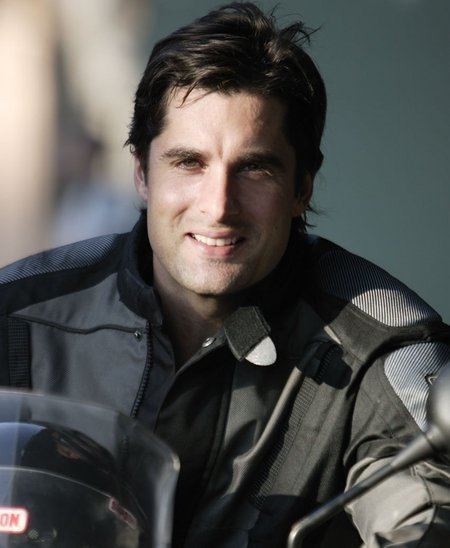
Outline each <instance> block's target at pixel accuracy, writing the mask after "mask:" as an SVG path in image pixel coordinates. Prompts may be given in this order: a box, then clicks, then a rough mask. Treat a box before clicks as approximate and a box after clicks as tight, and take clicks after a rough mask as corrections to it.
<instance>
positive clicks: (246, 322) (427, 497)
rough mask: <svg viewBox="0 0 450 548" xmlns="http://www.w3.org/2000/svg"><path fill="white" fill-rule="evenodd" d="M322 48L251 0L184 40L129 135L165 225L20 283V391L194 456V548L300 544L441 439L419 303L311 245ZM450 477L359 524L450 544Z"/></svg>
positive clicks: (431, 341) (151, 70)
mask: <svg viewBox="0 0 450 548" xmlns="http://www.w3.org/2000/svg"><path fill="white" fill-rule="evenodd" d="M306 39H307V33H306V32H305V31H304V30H303V26H302V25H301V24H300V23H298V24H294V25H292V26H290V27H288V28H286V29H283V30H278V29H277V28H276V26H275V22H274V21H273V19H272V18H271V17H266V16H265V15H264V14H263V13H262V12H261V11H260V10H259V9H258V8H256V7H255V6H254V5H253V4H250V3H242V4H231V5H229V6H226V7H224V8H222V9H220V10H217V11H214V12H211V13H209V14H208V15H206V16H205V17H203V18H202V19H200V20H198V21H196V22H194V23H192V24H191V25H189V26H187V27H185V28H182V29H180V30H178V31H176V32H175V33H174V34H172V35H170V36H169V37H167V38H166V39H164V40H162V41H161V42H160V43H159V44H157V45H156V46H155V48H154V50H153V53H152V55H151V57H150V60H149V63H148V66H147V68H146V70H145V73H144V76H143V78H142V80H141V83H140V85H139V88H138V91H137V94H136V102H135V111H134V117H133V121H132V126H131V131H130V136H129V140H128V143H129V144H130V145H131V147H132V152H133V154H134V157H135V162H136V167H135V183H136V187H137V191H138V193H139V195H140V196H141V198H142V199H143V201H144V202H145V203H146V207H147V214H146V215H143V217H142V219H141V221H140V222H139V223H138V224H137V226H136V227H135V228H134V230H133V231H132V232H131V233H130V234H128V235H121V236H110V237H104V238H97V239H94V240H89V241H87V242H82V243H79V244H74V245H71V246H68V247H65V248H60V249H58V250H54V251H51V252H47V253H44V254H40V255H38V256H36V257H32V258H28V259H25V260H23V261H21V262H19V263H17V264H15V265H12V266H10V267H8V268H6V269H4V270H3V271H2V272H1V274H0V282H1V283H2V284H3V285H2V286H1V289H0V291H1V293H0V303H1V307H2V313H3V317H4V319H3V329H2V331H1V333H2V337H3V341H2V344H1V346H0V348H1V352H2V353H3V354H2V364H4V367H3V368H2V370H1V372H2V379H1V381H2V382H3V384H12V385H15V386H28V385H31V386H32V387H33V389H36V390H42V391H46V392H52V393H58V394H64V395H66V396H70V397H74V398H82V399H86V400H90V401H95V402H98V403H102V404H107V405H110V406H113V407H115V408H116V409H118V410H120V411H122V412H125V413H128V414H130V415H131V416H133V417H137V418H138V419H139V420H141V421H142V422H143V423H145V424H146V425H147V426H148V427H150V428H152V429H153V430H154V431H155V432H156V433H157V434H158V435H160V436H161V437H162V438H163V439H165V440H166V441H167V442H168V443H169V444H170V445H171V446H172V448H173V449H174V450H175V452H176V453H177V454H178V455H179V457H180V461H181V475H180V480H179V484H178V491H177V502H176V508H175V522H174V546H189V547H196V548H197V547H202V546H205V547H206V546H223V547H241V546H242V547H243V546H283V545H284V544H285V543H286V539H287V535H288V532H289V528H290V526H291V525H292V523H293V522H294V521H295V520H296V519H298V518H299V517H301V516H302V515H304V514H306V513H307V512H308V511H311V510H312V509H313V508H315V507H316V506H317V505H318V504H320V503H321V502H323V501H325V500H327V499H328V498H329V497H331V496H333V495H335V494H336V493H338V492H340V491H341V490H343V489H344V488H345V487H346V485H347V486H351V485H352V484H354V483H355V482H357V481H358V480H359V479H361V478H362V477H365V476H366V475H367V474H370V473H371V472H373V471H375V470H377V469H378V468H379V467H380V466H382V465H383V464H384V463H386V462H387V461H388V460H389V459H390V458H392V456H393V455H395V454H396V452H398V450H399V449H400V448H401V447H403V446H404V445H405V444H406V443H407V441H409V440H410V439H411V438H412V437H413V436H414V435H415V434H416V433H417V432H418V431H419V430H420V428H422V429H423V428H425V425H426V419H425V402H426V396H427V392H428V387H429V382H430V380H431V379H432V378H433V377H434V376H435V375H436V374H437V373H438V372H439V370H440V369H441V368H442V367H443V366H444V365H445V364H446V363H447V362H448V361H449V360H450V348H449V347H448V346H447V344H446V342H448V340H449V339H450V331H449V329H448V328H447V327H446V326H445V325H444V324H443V323H442V321H441V319H440V317H439V315H438V314H437V313H436V312H435V311H434V310H432V309H431V308H430V307H429V306H428V305H427V304H426V303H424V302H423V301H422V300H421V299H420V298H419V297H418V296H417V295H415V294H414V293H413V292H412V291H410V290H409V289H407V288H406V287H405V286H404V285H403V284H401V283H400V282H398V281H397V280H395V279H394V278H392V277H391V276H389V275H388V274H387V273H386V272H384V271H383V270H381V269H379V268H377V267H376V266H374V265H372V264H370V263H368V262H367V261H365V260H363V259H361V258H359V257H356V256H354V255H352V254H350V253H348V252H346V251H345V250H343V249H342V248H340V247H338V246H336V245H334V244H332V243H330V242H327V241H325V240H321V239H319V238H316V239H314V238H311V237H308V236H307V235H306V230H305V229H306V226H307V223H306V212H307V211H308V209H309V201H310V197H311V193H312V184H313V179H314V176H315V174H316V172H317V170H318V169H319V168H320V165H321V162H322V154H321V152H320V139H321V135H322V131H323V126H324V120H325V108H326V100H325V90H324V86H323V82H322V79H321V77H320V75H319V73H318V71H317V69H316V67H315V65H314V63H313V62H312V60H311V59H310V58H309V57H308V55H307V54H306V53H305V51H304V50H303V49H302V47H301V43H302V41H303V40H306ZM6 364H8V367H6ZM448 482H449V468H448V467H447V466H446V465H445V464H443V463H438V462H429V463H426V464H421V465H418V466H416V467H415V468H414V469H413V470H410V471H406V472H404V473H402V474H398V475H397V476H396V477H394V478H392V479H391V480H389V481H387V482H386V483H385V484H383V485H382V486H381V487H380V488H378V489H376V490H375V491H373V492H372V493H371V494H368V495H366V496H365V497H364V498H362V499H361V500H360V501H359V502H357V503H355V504H354V505H353V506H352V508H351V509H350V510H349V511H350V514H351V517H352V520H353V522H354V525H355V526H356V528H357V529H358V531H359V534H360V535H361V537H362V539H363V540H364V542H365V543H366V544H367V545H368V546H416V545H417V543H419V542H420V543H421V544H420V545H421V546H433V547H436V546H444V545H447V544H448V538H449V535H450V526H449V523H450V517H449V516H450V509H449V505H450V497H449V483H448ZM348 529H349V523H348V522H346V521H345V520H344V519H342V520H340V522H339V523H332V524H331V526H330V527H329V528H327V527H323V528H321V529H320V530H319V531H318V532H317V533H315V534H313V535H311V537H310V538H309V539H308V542H309V545H310V546H319V545H320V543H321V542H322V543H323V544H324V545H328V546H330V545H333V546H334V545H345V546H351V545H355V546H356V545H358V542H359V541H356V540H355V539H354V540H353V541H351V540H349V538H347V540H345V541H344V540H342V539H341V540H340V541H339V538H340V537H343V536H344V535H345V534H346V532H347V531H348ZM327 535H328V536H327ZM339 542H340V543H341V544H339ZM352 542H354V544H352ZM344 543H345V544H344ZM355 543H356V544H355Z"/></svg>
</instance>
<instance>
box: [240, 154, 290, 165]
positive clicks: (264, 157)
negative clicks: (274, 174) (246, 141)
mask: <svg viewBox="0 0 450 548" xmlns="http://www.w3.org/2000/svg"><path fill="white" fill-rule="evenodd" d="M251 163H256V164H262V165H264V166H270V167H273V168H278V169H285V163H284V162H283V160H282V159H281V158H280V157H279V156H278V155H277V154H274V153H273V152H272V151H261V152H248V153H245V154H243V155H242V156H240V157H239V158H238V159H237V160H236V164H237V165H245V164H251Z"/></svg>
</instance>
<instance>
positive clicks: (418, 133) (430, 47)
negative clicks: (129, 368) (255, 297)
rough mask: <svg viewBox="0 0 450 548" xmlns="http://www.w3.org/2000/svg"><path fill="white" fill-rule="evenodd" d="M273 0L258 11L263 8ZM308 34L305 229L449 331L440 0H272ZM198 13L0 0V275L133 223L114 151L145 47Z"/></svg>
mask: <svg viewBox="0 0 450 548" xmlns="http://www.w3.org/2000/svg"><path fill="white" fill-rule="evenodd" d="M274 4H275V2H272V1H271V2H269V1H262V2H259V5H260V6H261V7H263V8H264V9H270V8H272V7H273V6H274ZM278 4H279V7H278V11H277V13H278V19H279V22H280V24H281V25H284V24H288V23H289V22H290V21H291V20H292V19H293V18H295V17H300V18H302V19H303V20H304V21H305V22H306V23H307V25H308V26H310V27H321V29H320V31H319V32H317V33H316V34H315V35H314V37H313V43H312V46H311V47H310V53H311V55H312V56H313V58H314V59H315V60H316V61H317V63H318V65H319V68H320V70H321V72H322V74H323V76H324V79H325V82H326V84H327V89H328V96H329V111H328V112H329V113H328V121H327V127H326V131H325V138H324V145H323V151H324V154H325V162H324V165H323V168H322V170H321V172H320V174H319V175H318V177H317V179H316V191H315V200H314V201H315V205H316V206H317V207H318V208H319V209H320V210H321V215H319V216H317V217H314V218H313V219H312V221H313V222H314V223H315V224H316V229H315V230H314V232H316V233H318V234H321V235H323V236H325V237H328V238H330V239H332V240H334V241H336V242H338V243H340V244H341V245H343V246H345V247H347V248H349V249H351V250H352V251H354V252H356V253H358V254H361V255H363V256H364V257H366V258H368V259H370V260H372V261H374V262H376V263H377V264H379V265H381V266H383V267H384V268H386V269H387V270H389V271H390V272H391V273H393V274H394V275H395V276H397V277H399V278H400V279H402V280H403V281H404V282H405V283H407V284H408V285H409V286H410V287H412V288H413V289H414V290H416V291H417V292H418V293H419V294H421V295H422V296H423V297H424V298H425V299H426V300H428V301H429V302H430V303H431V304H432V305H433V306H435V307H436V308H437V309H438V310H439V311H440V312H441V313H442V314H443V316H444V318H445V319H446V320H447V321H450V295H449V285H450V284H449V282H448V279H449V273H450V244H449V240H450V223H449V215H450V185H449V184H448V183H447V179H448V177H447V158H448V156H449V153H448V150H449V149H450V139H449V119H450V116H449V115H450V106H449V100H448V97H449V83H450V75H449V71H448V66H449V57H450V40H449V32H448V28H449V24H450V3H449V2H448V0H282V1H281V2H279V3H278ZM217 5H219V4H218V3H217V2H214V1H209V0H197V1H196V2H195V3H192V4H191V3H188V2H183V1H181V0H170V1H167V0H95V1H92V0H77V1H76V2H75V1H73V0H0V123H1V136H0V139H1V141H0V143H1V146H0V150H1V161H0V265H2V264H6V263H7V262H10V261H12V260H15V259H17V258H19V257H21V256H24V255H26V254H29V253H32V252H34V251H38V250H41V249H44V248H47V247H50V246H53V245H59V244H63V243H67V242H70V241H74V240H78V239H82V238H87V237H90V236H92V235H97V234H102V233H107V232H112V231H123V230H127V228H128V227H130V226H131V225H132V224H133V222H134V220H135V219H136V218H137V215H138V213H137V208H138V202H137V199H136V198H135V196H134V191H133V183H132V162H131V160H130V157H129V154H128V151H127V150H125V149H123V146H122V145H123V142H124V141H125V139H126V136H127V126H128V123H129V120H130V115H131V109H132V99H133V95H134V91H135V88H136V85H137V83H138V81H139V78H140V75H141V73H142V71H143V70H144V67H145V62H146V59H147V57H148V53H149V52H150V49H151V47H152V45H153V44H154V43H155V41H156V40H158V39H159V38H161V37H162V36H164V35H166V34H167V33H169V32H171V31H172V30H174V29H175V28H177V27H178V26H180V25H182V24H185V23H187V22H189V21H191V20H192V19H193V18H194V17H197V16H200V15H202V14H204V13H205V12H206V11H208V10H210V9H212V8H213V7H216V6H217Z"/></svg>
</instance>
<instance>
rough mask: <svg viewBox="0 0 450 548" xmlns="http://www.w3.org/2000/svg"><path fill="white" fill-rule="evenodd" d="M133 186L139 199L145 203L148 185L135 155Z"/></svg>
mask: <svg viewBox="0 0 450 548" xmlns="http://www.w3.org/2000/svg"><path fill="white" fill-rule="evenodd" d="M134 186H135V187H136V190H137V193H138V194H139V197H140V198H141V200H142V201H143V202H145V203H147V200H148V187H147V181H146V178H145V173H144V170H143V169H142V165H141V162H140V160H139V159H138V157H137V156H135V157H134Z"/></svg>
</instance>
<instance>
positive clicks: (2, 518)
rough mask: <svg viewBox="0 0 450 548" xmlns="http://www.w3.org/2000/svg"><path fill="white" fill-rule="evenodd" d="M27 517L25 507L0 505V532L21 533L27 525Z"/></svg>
mask: <svg viewBox="0 0 450 548" xmlns="http://www.w3.org/2000/svg"><path fill="white" fill-rule="evenodd" d="M28 517H29V516H28V511H27V510H26V509H25V508H10V507H8V506H0V533H12V534H15V535H18V534H20V533H23V532H24V531H25V530H26V528H27V527H28Z"/></svg>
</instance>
